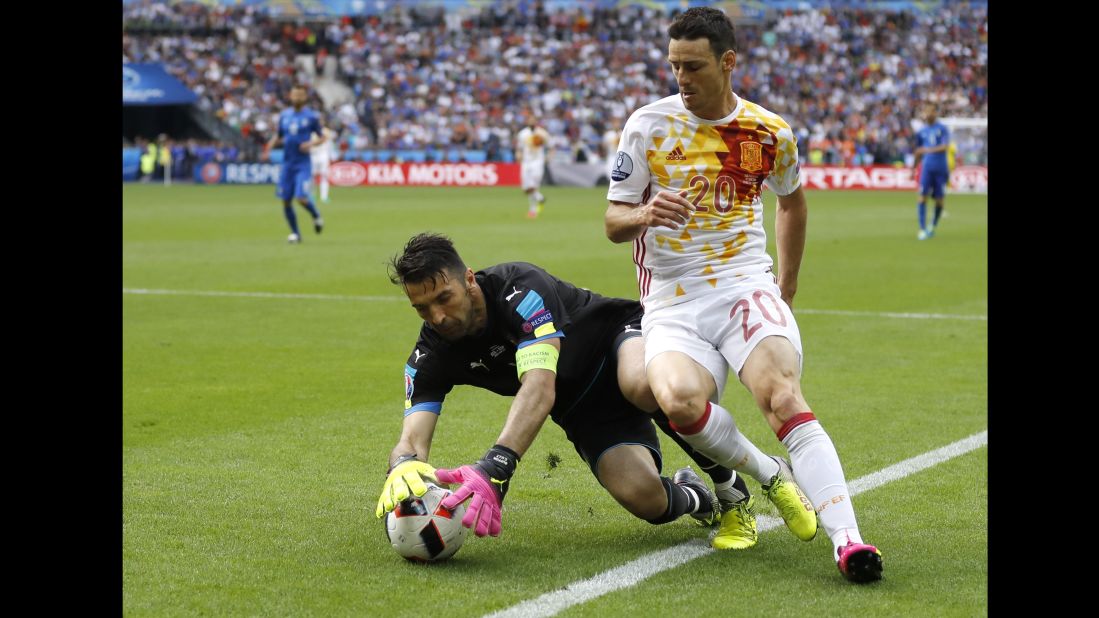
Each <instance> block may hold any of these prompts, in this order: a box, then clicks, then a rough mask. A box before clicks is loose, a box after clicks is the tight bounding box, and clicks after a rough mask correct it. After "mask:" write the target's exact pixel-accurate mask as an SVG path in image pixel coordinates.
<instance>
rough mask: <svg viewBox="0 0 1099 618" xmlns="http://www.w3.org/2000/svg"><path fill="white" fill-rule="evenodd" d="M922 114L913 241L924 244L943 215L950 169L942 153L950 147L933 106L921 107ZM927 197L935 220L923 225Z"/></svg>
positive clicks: (948, 135)
mask: <svg viewBox="0 0 1099 618" xmlns="http://www.w3.org/2000/svg"><path fill="white" fill-rule="evenodd" d="M923 112H924V114H923V115H924V121H925V122H927V124H926V125H925V126H924V128H922V129H920V130H919V132H918V133H916V165H917V166H920V201H919V203H918V204H916V211H917V214H918V216H919V221H920V231H919V234H918V235H917V236H916V238H918V239H920V240H927V239H928V238H931V237H932V236H934V235H935V226H937V225H938V224H939V217H941V216H942V214H943V193H944V187H946V183H947V181H948V180H950V167H949V166H948V165H947V160H946V158H947V157H946V151H947V149H948V148H949V147H950V129H948V128H946V125H944V124H943V123H941V122H939V121H938V114H937V113H936V111H935V106H934V105H933V104H930V103H929V104H927V105H925V106H924V110H923ZM921 159H922V165H921ZM928 195H930V196H931V197H932V198H934V199H935V218H934V219H933V220H932V221H931V225H927V196H928Z"/></svg>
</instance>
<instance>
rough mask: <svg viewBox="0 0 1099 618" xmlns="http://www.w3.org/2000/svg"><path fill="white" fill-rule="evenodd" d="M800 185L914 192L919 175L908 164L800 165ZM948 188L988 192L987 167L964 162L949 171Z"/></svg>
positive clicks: (961, 191)
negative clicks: (896, 165) (894, 165)
mask: <svg viewBox="0 0 1099 618" xmlns="http://www.w3.org/2000/svg"><path fill="white" fill-rule="evenodd" d="M801 184H802V186H803V187H805V188H806V189H875V190H881V189H887V190H888V189H893V190H898V191H916V190H917V189H918V188H919V177H918V176H917V175H916V170H913V169H911V168H907V167H891V166H888V165H870V166H863V167H830V166H824V165H819V166H818V165H803V166H802V167H801ZM948 190H950V191H955V192H958V193H984V192H986V191H988V168H987V167H984V166H978V165H963V166H960V167H957V168H955V169H954V171H953V172H951V174H950V187H949V188H948Z"/></svg>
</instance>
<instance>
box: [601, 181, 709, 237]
mask: <svg viewBox="0 0 1099 618" xmlns="http://www.w3.org/2000/svg"><path fill="white" fill-rule="evenodd" d="M694 210H695V207H694V205H693V204H691V201H690V200H688V199H687V190H686V189H684V190H683V191H679V192H678V193H676V192H673V191H658V192H657V193H656V195H654V196H653V197H652V199H650V200H649V201H648V202H646V203H643V204H630V203H629V202H618V201H614V200H610V201H608V203H607V212H606V213H604V215H603V226H604V229H605V230H606V232H607V238H609V239H610V240H611V242H616V243H619V242H628V241H631V240H633V239H635V238H637V237H638V236H640V235H641V233H642V232H644V231H645V229H646V228H650V227H661V226H663V227H668V228H671V229H673V230H678V229H679V226H680V225H686V223H687V221H689V220H690V218H691V213H693V212H694Z"/></svg>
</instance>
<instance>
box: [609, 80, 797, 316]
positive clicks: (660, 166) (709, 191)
mask: <svg viewBox="0 0 1099 618" xmlns="http://www.w3.org/2000/svg"><path fill="white" fill-rule="evenodd" d="M800 171H801V170H800V166H799V165H798V149H797V138H795V137H794V134H793V132H792V131H791V130H790V125H788V124H787V123H786V121H784V120H783V119H782V118H781V117H779V116H778V115H777V114H774V113H772V112H770V111H767V110H766V109H764V108H762V107H760V106H759V105H756V104H755V103H752V102H750V101H745V100H744V99H743V98H740V97H738V100H737V106H736V109H734V110H733V112H732V113H731V114H729V115H728V116H726V117H725V118H722V119H720V120H704V119H702V118H699V117H697V116H695V115H694V114H692V113H690V112H689V111H687V109H686V108H684V107H683V102H682V99H681V98H680V96H679V95H678V94H675V95H672V96H670V97H666V98H664V99H661V100H659V101H656V102H654V103H650V104H649V105H646V106H644V107H642V108H640V109H638V110H637V111H636V112H634V113H633V115H632V116H630V119H629V120H627V121H626V126H625V128H624V129H623V131H622V139H621V141H620V142H619V144H618V155H617V157H616V158H615V160H614V162H613V164H612V167H611V183H610V189H609V190H608V191H607V199H608V200H610V201H615V202H627V203H631V204H639V203H643V202H645V201H648V199H649V197H650V196H651V195H654V194H655V193H656V192H657V191H660V190H665V189H666V190H669V191H681V190H683V189H686V190H687V191H688V194H687V199H689V200H691V202H692V203H694V204H695V206H696V209H697V210H695V212H694V214H693V216H692V217H691V219H690V221H688V222H687V225H686V226H683V227H680V229H679V230H672V229H670V228H667V227H656V228H648V229H646V230H645V231H644V232H643V233H642V234H641V236H640V237H638V238H637V239H636V240H635V241H634V244H633V245H634V246H633V249H634V251H633V257H634V263H635V264H636V265H637V282H638V287H639V288H640V292H641V302H642V303H643V304H644V305H645V309H646V310H652V309H656V308H658V307H662V306H666V305H674V304H677V303H680V302H684V301H686V300H689V299H692V298H695V297H697V296H699V295H701V294H705V293H709V292H712V291H713V290H715V289H719V288H722V287H726V286H729V285H733V284H735V283H736V280H737V279H738V278H740V277H743V276H745V275H750V274H758V273H762V272H766V271H767V270H768V269H770V268H771V266H772V264H773V262H772V260H771V256H770V255H768V254H767V234H766V232H765V231H764V228H763V201H762V199H761V197H760V194H761V192H762V189H763V185H765V184H766V185H767V188H768V189H770V190H771V191H774V192H775V193H776V194H778V195H789V194H790V193H792V192H793V191H795V190H796V189H797V188H798V186H799V184H800V178H799V176H800Z"/></svg>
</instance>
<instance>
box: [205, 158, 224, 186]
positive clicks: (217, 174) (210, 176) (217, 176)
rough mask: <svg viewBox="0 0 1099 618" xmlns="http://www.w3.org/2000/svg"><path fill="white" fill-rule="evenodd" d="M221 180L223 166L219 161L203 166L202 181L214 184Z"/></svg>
mask: <svg viewBox="0 0 1099 618" xmlns="http://www.w3.org/2000/svg"><path fill="white" fill-rule="evenodd" d="M220 181H221V166H220V165H218V164H217V163H207V164H206V165H203V166H202V182H204V183H206V184H209V185H213V184H217V183H218V182H220Z"/></svg>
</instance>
